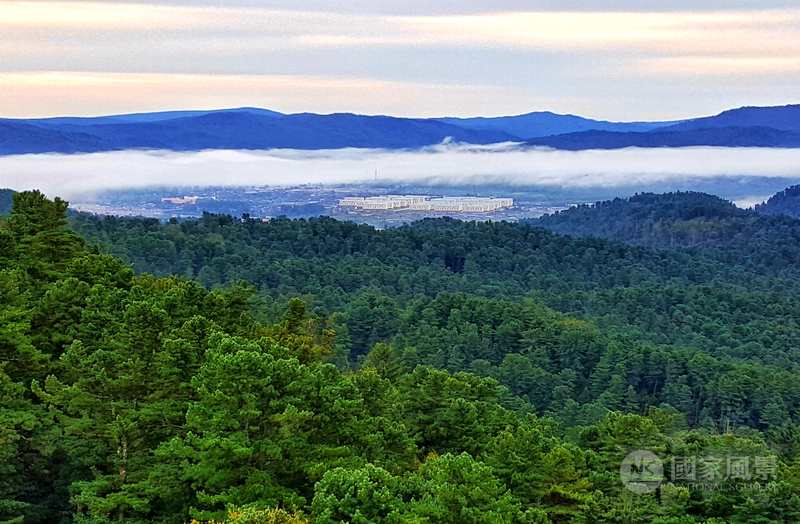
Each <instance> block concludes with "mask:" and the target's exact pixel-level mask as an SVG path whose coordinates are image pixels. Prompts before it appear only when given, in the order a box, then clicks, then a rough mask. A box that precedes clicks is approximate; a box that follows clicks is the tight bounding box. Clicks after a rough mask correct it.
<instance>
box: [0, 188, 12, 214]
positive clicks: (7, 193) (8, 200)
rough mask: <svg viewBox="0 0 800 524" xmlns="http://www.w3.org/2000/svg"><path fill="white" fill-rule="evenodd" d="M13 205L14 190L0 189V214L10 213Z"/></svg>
mask: <svg viewBox="0 0 800 524" xmlns="http://www.w3.org/2000/svg"><path fill="white" fill-rule="evenodd" d="M13 205H14V192H13V191H12V190H10V189H0V215H7V214H9V213H11V207H12V206H13Z"/></svg>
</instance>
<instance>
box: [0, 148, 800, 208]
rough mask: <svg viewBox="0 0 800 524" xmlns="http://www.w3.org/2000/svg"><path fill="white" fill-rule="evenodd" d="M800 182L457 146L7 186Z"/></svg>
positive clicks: (34, 169) (735, 168) (43, 165)
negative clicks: (724, 179) (736, 179)
mask: <svg viewBox="0 0 800 524" xmlns="http://www.w3.org/2000/svg"><path fill="white" fill-rule="evenodd" d="M742 176H752V177H767V178H787V179H790V178H800V149H763V148H713V147H696V148H694V147H693V148H675V149H667V148H665V149H638V148H631V149H622V150H612V151H606V150H594V151H578V152H572V151H555V150H546V149H521V148H518V147H516V146H514V145H512V144H505V145H499V146H485V147H476V146H464V145H458V144H447V145H441V146H436V147H431V148H427V149H424V150H414V151H385V150H364V149H342V150H329V151H297V150H268V151H228V150H213V151H202V152H195V153H174V152H164V151H119V152H111V153H96V154H85V155H20V156H6V157H0V187H10V188H12V189H16V190H23V189H31V188H38V189H41V190H43V191H44V192H46V193H47V194H49V195H60V196H63V197H66V198H77V197H80V198H84V197H86V196H87V195H90V194H92V193H94V192H98V191H105V190H119V189H126V188H142V187H148V186H173V187H175V186H204V185H214V186H239V185H245V186H251V185H295V184H306V183H309V184H317V183H324V184H342V183H358V182H374V181H379V182H381V183H388V182H413V183H415V184H426V183H430V184H448V185H458V184H464V185H472V184H494V185H497V184H504V185H509V186H540V187H546V188H554V189H555V188H559V187H565V188H571V189H574V188H589V187H603V188H620V189H622V188H625V187H634V186H636V187H638V186H649V185H659V186H660V185H665V188H668V187H669V186H670V185H671V184H672V183H675V185H676V187H678V186H682V188H684V189H685V186H686V181H687V180H694V179H698V180H702V179H711V178H719V177H742Z"/></svg>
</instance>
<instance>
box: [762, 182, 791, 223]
mask: <svg viewBox="0 0 800 524" xmlns="http://www.w3.org/2000/svg"><path fill="white" fill-rule="evenodd" d="M755 209H756V211H757V212H759V213H761V214H764V215H788V216H791V217H795V218H800V186H792V187H788V188H786V189H784V190H783V191H781V192H779V193H776V194H775V195H773V196H772V197H770V198H769V200H767V201H766V202H764V203H763V204H759V205H757V206H756V208H755Z"/></svg>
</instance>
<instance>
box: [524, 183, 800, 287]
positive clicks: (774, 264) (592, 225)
mask: <svg viewBox="0 0 800 524" xmlns="http://www.w3.org/2000/svg"><path fill="white" fill-rule="evenodd" d="M529 223H530V224H532V225H535V226H539V227H543V228H545V229H548V230H550V231H553V232H556V233H560V234H566V235H571V236H577V237H597V238H605V239H610V240H617V241H622V242H625V243H628V244H634V245H638V246H645V247H649V248H658V249H672V248H691V249H693V250H700V251H703V252H705V253H706V254H707V255H710V256H712V257H713V258H715V259H717V260H720V261H723V262H726V263H740V264H745V265H748V266H750V267H753V268H755V269H757V270H758V271H762V272H765V273H770V272H773V271H785V269H786V268H787V267H794V266H797V265H798V264H800V220H796V219H793V218H789V217H782V216H764V215H761V214H759V213H756V212H755V211H752V210H745V209H739V208H737V207H736V206H734V205H733V204H732V203H730V202H728V201H726V200H723V199H721V198H719V197H716V196H712V195H707V194H704V193H695V192H677V193H666V194H661V195H656V194H652V193H643V194H638V195H635V196H633V197H631V198H627V199H622V198H617V199H614V200H610V201H606V202H597V203H595V204H593V205H581V206H577V207H572V208H570V209H567V210H564V211H561V212H558V213H555V214H552V215H545V216H543V217H541V218H538V219H535V220H531V221H529Z"/></svg>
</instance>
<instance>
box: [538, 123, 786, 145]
mask: <svg viewBox="0 0 800 524" xmlns="http://www.w3.org/2000/svg"><path fill="white" fill-rule="evenodd" d="M526 143H527V144H528V145H533V146H547V147H552V148H554V149H566V150H572V151H578V150H584V149H622V148H625V147H690V146H716V147H800V132H794V131H782V130H779V129H773V128H770V127H721V128H706V129H696V130H686V131H678V130H671V131H662V130H655V131H649V132H639V133H616V132H611V131H585V132H582V133H568V134H564V135H555V136H548V137H542V138H534V139H532V140H528V141H527V142H526Z"/></svg>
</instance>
